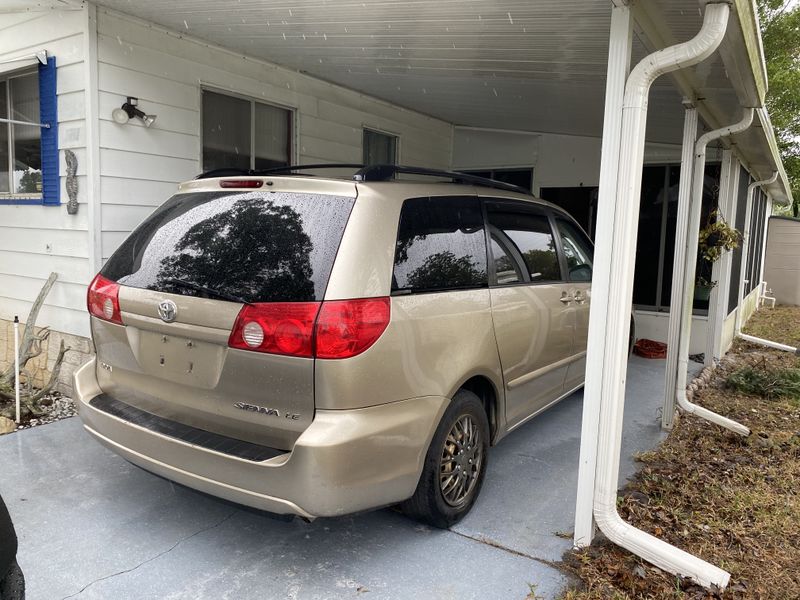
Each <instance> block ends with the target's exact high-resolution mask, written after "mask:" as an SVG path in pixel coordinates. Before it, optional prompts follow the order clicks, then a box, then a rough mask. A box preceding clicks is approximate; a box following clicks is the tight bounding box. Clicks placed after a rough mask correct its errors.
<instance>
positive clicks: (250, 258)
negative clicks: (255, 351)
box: [101, 191, 355, 302]
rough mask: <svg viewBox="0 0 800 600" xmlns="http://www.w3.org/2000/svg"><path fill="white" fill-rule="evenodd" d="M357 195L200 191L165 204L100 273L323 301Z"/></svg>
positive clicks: (203, 291)
mask: <svg viewBox="0 0 800 600" xmlns="http://www.w3.org/2000/svg"><path fill="white" fill-rule="evenodd" d="M354 202H355V199H354V198H346V197H340V196H330V195H323V194H304V193H296V192H261V191H258V192H245V193H233V194H232V193H230V192H193V193H187V194H178V195H175V196H173V197H172V198H170V199H169V200H167V201H166V202H165V203H164V204H162V205H161V206H160V207H159V208H158V209H157V210H156V211H155V212H154V213H153V214H152V215H150V216H149V217H148V218H147V219H146V220H145V221H144V222H143V223H142V224H141V225H139V227H137V228H136V229H135V230H134V231H133V233H131V234H130V236H128V238H127V239H126V240H125V241H124V242H123V243H122V245H121V246H120V247H119V249H118V250H117V251H116V252H114V254H113V255H112V256H111V258H110V259H109V260H108V262H107V263H106V265H105V266H104V267H103V269H102V271H101V273H102V274H103V276H104V277H107V278H109V279H111V280H113V281H116V282H118V283H119V284H120V285H125V286H131V287H136V288H143V289H148V290H156V291H160V292H168V293H172V294H182V295H185V296H203V297H210V298H221V299H229V300H237V301H243V302H305V301H319V300H322V298H323V296H324V295H325V288H326V286H327V285H328V278H329V276H330V273H331V268H332V267H333V260H334V258H335V257H336V252H337V250H338V248H339V242H340V241H341V239H342V234H343V232H344V228H345V225H346V224H347V219H348V217H349V215H350V211H351V209H352V208H353V203H354Z"/></svg>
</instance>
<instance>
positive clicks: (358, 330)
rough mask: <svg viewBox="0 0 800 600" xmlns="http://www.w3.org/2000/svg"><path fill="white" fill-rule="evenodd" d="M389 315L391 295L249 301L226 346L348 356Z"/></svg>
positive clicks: (368, 341) (372, 337) (370, 340)
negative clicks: (309, 299)
mask: <svg viewBox="0 0 800 600" xmlns="http://www.w3.org/2000/svg"><path fill="white" fill-rule="evenodd" d="M389 317H390V303H389V298H365V299H361V300H332V301H327V302H322V303H320V302H274V303H273V302H270V303H256V304H247V305H245V306H244V307H242V310H241V311H240V312H239V316H238V317H237V318H236V323H235V324H234V326H233V331H231V335H230V337H229V339H228V345H229V346H230V347H231V348H238V349H239V350H251V351H255V352H265V353H268V354H282V355H286V356H300V357H305V358H312V357H316V358H331V359H336V358H350V357H351V356H356V355H357V354H361V353H362V352H364V351H365V350H366V349H367V348H369V347H370V346H372V344H374V343H375V342H376V341H377V340H378V338H379V337H380V336H381V334H383V332H384V330H385V329H386V327H387V325H388V324H389Z"/></svg>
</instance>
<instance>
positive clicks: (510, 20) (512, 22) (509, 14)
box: [506, 13, 514, 25]
mask: <svg viewBox="0 0 800 600" xmlns="http://www.w3.org/2000/svg"><path fill="white" fill-rule="evenodd" d="M506 14H507V15H508V20H509V22H510V23H511V24H512V25H513V24H514V19H512V18H511V13H506Z"/></svg>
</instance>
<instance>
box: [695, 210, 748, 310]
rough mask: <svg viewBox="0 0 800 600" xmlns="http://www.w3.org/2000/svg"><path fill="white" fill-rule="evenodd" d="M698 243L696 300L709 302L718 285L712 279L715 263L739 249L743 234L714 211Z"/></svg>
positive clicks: (709, 216) (707, 220)
mask: <svg viewBox="0 0 800 600" xmlns="http://www.w3.org/2000/svg"><path fill="white" fill-rule="evenodd" d="M698 241H699V243H698V247H697V250H698V253H699V255H700V258H701V262H700V265H698V271H697V279H695V286H694V297H695V299H696V300H708V298H709V297H710V295H711V290H712V289H713V288H714V286H715V285H717V282H716V281H711V279H710V278H711V270H712V267H713V265H714V263H715V262H717V261H718V260H719V259H720V258H722V256H723V255H724V254H725V253H726V252H730V251H731V250H735V249H736V248H738V247H739V243H740V242H741V241H742V234H741V232H739V231H738V230H737V229H736V228H734V227H731V226H730V224H729V223H728V222H727V221H726V220H725V217H724V216H723V215H722V213H721V212H720V211H719V209H714V210H712V211H711V212H710V213H709V214H708V218H707V219H706V224H705V225H704V226H703V228H702V229H701V230H700V236H699V239H698Z"/></svg>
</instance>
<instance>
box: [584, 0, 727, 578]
mask: <svg viewBox="0 0 800 600" xmlns="http://www.w3.org/2000/svg"><path fill="white" fill-rule="evenodd" d="M729 15H730V6H729V2H720V1H712V2H709V3H708V4H707V5H706V9H705V15H704V17H703V26H702V28H701V29H700V31H699V32H698V34H697V35H696V36H695V37H694V38H693V39H692V40H689V41H688V42H685V43H682V44H677V45H674V46H670V47H669V48H665V49H663V50H659V51H658V52H654V53H653V54H651V55H649V56H647V57H645V58H644V59H643V60H642V61H641V62H640V63H639V64H637V65H636V67H635V68H634V69H633V71H632V72H631V74H630V76H629V77H628V81H627V83H626V86H625V96H624V101H623V106H622V130H621V131H622V133H621V140H622V144H621V147H620V153H619V161H618V163H619V176H618V180H617V190H616V192H617V194H616V195H617V197H616V202H615V203H614V204H613V205H612V206H608V205H604V206H602V207H601V210H603V209H605V210H611V212H613V213H614V226H613V229H612V232H611V233H612V235H610V236H598V250H601V251H598V252H597V254H602V255H603V256H608V257H609V258H611V257H613V260H610V269H609V272H608V273H603V275H604V277H602V278H601V279H600V280H599V281H597V282H596V283H595V284H593V287H595V288H599V289H595V290H594V295H595V296H601V298H600V300H601V301H602V304H601V306H602V307H604V308H605V309H606V311H605V314H597V313H598V311H597V310H594V309H595V306H594V304H593V306H592V309H593V310H592V315H591V320H592V321H596V320H597V319H603V318H604V317H605V321H606V329H605V331H606V332H607V335H606V337H605V339H604V340H603V341H602V345H601V346H602V347H601V348H598V349H599V350H601V351H600V352H598V353H597V354H596V355H595V354H593V353H592V352H591V351H592V350H593V349H594V347H593V346H590V353H589V354H588V355H587V372H586V383H587V385H586V389H587V392H586V393H587V394H588V393H590V392H593V393H597V390H599V391H600V400H601V401H600V406H601V410H600V422H599V427H598V434H599V435H598V440H599V442H598V445H597V451H598V455H597V472H596V480H595V499H594V517H595V520H596V522H597V525H598V526H599V527H600V529H601V530H602V531H603V533H604V534H605V535H606V536H607V537H608V538H609V539H610V540H611V541H612V542H614V543H615V544H618V545H620V546H622V547H623V548H626V549H627V550H629V551H631V552H633V553H634V554H637V555H638V556H641V557H642V558H644V559H645V560H647V561H649V562H651V563H652V564H654V565H656V566H657V567H660V568H661V569H664V570H666V571H669V572H670V573H674V574H677V575H681V576H684V577H689V578H691V579H693V580H694V581H696V582H697V583H699V584H700V585H703V586H706V587H711V586H717V587H718V588H721V589H724V588H725V587H726V586H727V585H728V581H729V580H730V574H729V573H728V572H726V571H724V570H722V569H720V568H718V567H715V566H714V565H712V564H710V563H708V562H706V561H704V560H702V559H700V558H698V557H696V556H693V555H691V554H689V553H688V552H684V551H683V550H680V549H679V548H676V547H675V546H672V545H670V544H668V543H666V542H664V541H663V540H660V539H658V538H657V537H654V536H652V535H650V534H648V533H646V532H644V531H642V530H641V529H637V528H635V527H634V526H632V525H631V524H629V523H626V522H625V521H624V520H623V519H622V517H620V515H619V513H618V512H617V505H616V503H617V487H618V483H619V482H618V478H619V459H620V450H621V445H622V417H623V409H624V394H625V378H626V373H627V360H628V352H627V334H628V328H629V322H630V312H631V304H632V302H631V301H632V294H633V272H634V264H635V258H636V235H637V228H638V223H637V220H638V218H639V202H640V193H641V186H642V167H643V164H644V145H645V128H646V121H647V96H648V92H649V90H650V86H651V85H652V84H653V82H654V81H655V79H656V78H657V77H659V76H660V75H663V74H664V73H669V72H671V71H676V70H678V69H683V68H686V67H689V66H692V65H694V64H697V63H699V62H700V61H702V60H704V59H706V58H708V57H709V56H711V54H713V53H714V51H715V50H716V49H717V47H718V46H719V44H720V43H721V42H722V39H723V38H724V36H725V29H726V27H727V24H728V17H729ZM590 338H591V335H590ZM590 343H592V340H591V339H590Z"/></svg>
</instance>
